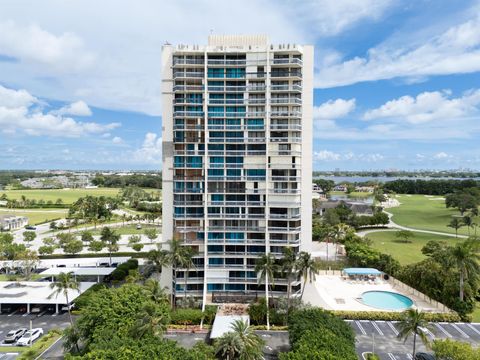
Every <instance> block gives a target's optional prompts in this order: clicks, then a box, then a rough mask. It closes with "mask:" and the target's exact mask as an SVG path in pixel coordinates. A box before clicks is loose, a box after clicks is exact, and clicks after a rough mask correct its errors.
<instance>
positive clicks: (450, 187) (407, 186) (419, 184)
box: [383, 179, 480, 195]
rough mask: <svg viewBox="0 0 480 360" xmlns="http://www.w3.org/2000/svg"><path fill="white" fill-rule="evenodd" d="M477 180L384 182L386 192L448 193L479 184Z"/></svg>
mask: <svg viewBox="0 0 480 360" xmlns="http://www.w3.org/2000/svg"><path fill="white" fill-rule="evenodd" d="M479 185H480V183H479V182H478V181H476V180H470V179H469V180H435V179H434V180H394V181H390V182H387V183H385V184H383V190H384V191H385V192H395V193H397V194H422V195H446V194H450V193H453V192H455V191H459V190H463V189H467V188H472V187H476V186H479Z"/></svg>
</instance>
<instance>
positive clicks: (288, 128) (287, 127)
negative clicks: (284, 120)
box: [270, 124, 302, 131]
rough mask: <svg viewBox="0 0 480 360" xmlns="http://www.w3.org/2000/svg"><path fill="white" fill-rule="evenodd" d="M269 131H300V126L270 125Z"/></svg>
mask: <svg viewBox="0 0 480 360" xmlns="http://www.w3.org/2000/svg"><path fill="white" fill-rule="evenodd" d="M270 130H297V131H298V130H302V125H300V124H271V125H270Z"/></svg>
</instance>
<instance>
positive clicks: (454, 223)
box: [447, 217, 463, 237]
mask: <svg viewBox="0 0 480 360" xmlns="http://www.w3.org/2000/svg"><path fill="white" fill-rule="evenodd" d="M447 226H448V227H451V228H453V229H455V237H458V229H460V228H461V227H462V226H463V222H462V220H460V219H459V218H456V217H455V218H453V219H452V220H450V223H449V224H448V225H447Z"/></svg>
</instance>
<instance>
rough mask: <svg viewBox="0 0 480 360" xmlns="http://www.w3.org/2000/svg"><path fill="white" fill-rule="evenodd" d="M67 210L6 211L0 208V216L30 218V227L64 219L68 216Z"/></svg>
mask: <svg viewBox="0 0 480 360" xmlns="http://www.w3.org/2000/svg"><path fill="white" fill-rule="evenodd" d="M67 212H68V210H67V209H43V208H38V209H6V208H0V215H2V214H3V215H6V214H9V215H10V214H11V215H18V216H26V217H28V223H29V224H30V225H37V224H40V223H44V222H46V221H49V220H53V219H60V218H64V217H65V215H66V214H67Z"/></svg>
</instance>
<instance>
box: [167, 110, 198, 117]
mask: <svg viewBox="0 0 480 360" xmlns="http://www.w3.org/2000/svg"><path fill="white" fill-rule="evenodd" d="M203 114H204V112H203V111H174V112H173V117H175V118H179V117H203Z"/></svg>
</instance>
